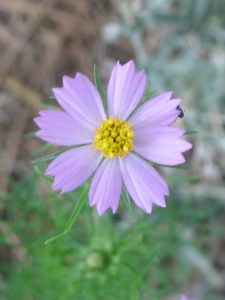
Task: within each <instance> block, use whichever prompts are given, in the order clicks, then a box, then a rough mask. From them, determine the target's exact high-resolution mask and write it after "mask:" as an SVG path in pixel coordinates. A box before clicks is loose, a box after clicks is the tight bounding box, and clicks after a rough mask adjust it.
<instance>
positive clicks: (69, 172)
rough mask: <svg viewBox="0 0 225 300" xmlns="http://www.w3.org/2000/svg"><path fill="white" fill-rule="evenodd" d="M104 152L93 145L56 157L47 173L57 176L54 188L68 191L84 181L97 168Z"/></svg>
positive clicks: (62, 191) (63, 191)
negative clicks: (96, 149) (95, 148)
mask: <svg viewBox="0 0 225 300" xmlns="http://www.w3.org/2000/svg"><path fill="white" fill-rule="evenodd" d="M101 159H102V153H101V152H98V151H94V149H93V147H92V145H87V146H82V147H79V148H76V149H73V150H68V151H66V152H64V153H63V154H61V155H59V156H58V157H57V158H56V159H54V160H53V161H52V162H51V163H50V165H49V166H48V168H47V170H46V175H50V176H55V180H54V184H53V189H54V190H61V193H67V192H70V191H72V190H75V189H76V188H77V187H78V186H80V185H81V184H82V183H84V182H85V181H86V180H87V179H88V178H89V177H90V176H91V175H92V174H93V172H94V171H95V170H96V169H97V167H98V165H99V163H100V161H101Z"/></svg>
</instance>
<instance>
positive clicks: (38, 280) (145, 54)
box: [0, 0, 225, 300]
mask: <svg viewBox="0 0 225 300" xmlns="http://www.w3.org/2000/svg"><path fill="white" fill-rule="evenodd" d="M224 16H225V1H224V0H198V1H195V0H145V1H144V0H130V1H128V0H124V1H120V0H111V1H110V0H109V1H107V0H100V1H99V0H82V1H81V0H38V1H35V0H10V1H8V0H1V1H0V85H1V86H0V299H1V300H8V299H10V300H11V299H12V300H14V299H24V300H31V299H32V300H33V299H37V300H39V299H41V300H45V299H48V300H51V299H53V300H54V299H59V300H61V299H62V300H64V299H65V300H67V299H71V300H72V299H79V300H80V299H81V300H83V299H85V300H86V299H87V300H89V299H90V300H95V299H96V300H97V299H98V300H100V299H104V300H111V299H112V300H113V299H118V300H120V299H131V300H138V299H144V300H145V299H151V300H161V299H163V300H164V299H165V300H178V299H180V297H181V294H182V293H186V294H187V295H188V296H189V297H190V298H193V299H195V300H203V299H204V300H222V299H225V230H224V228H225V184H224V183H225V80H224V79H225V18H224ZM130 59H134V60H135V62H136V65H137V68H138V69H141V68H144V69H145V70H146V72H147V74H148V79H149V90H150V91H155V92H156V93H162V92H164V91H167V90H173V96H174V97H175V98H181V99H182V108H183V110H184V112H185V117H184V118H183V119H182V120H178V121H177V122H176V124H175V126H180V127H183V128H185V129H186V131H187V132H190V131H195V133H194V134H190V135H187V136H186V138H187V139H189V140H190V141H191V142H192V143H193V145H194V146H193V149H192V150H191V151H189V152H188V153H187V155H186V157H187V163H186V164H185V166H184V168H183V169H181V168H176V169H174V168H173V169H171V168H162V169H161V168H160V172H161V173H163V174H164V176H165V177H166V179H167V181H168V182H169V185H170V191H171V196H170V198H168V199H167V208H166V209H161V208H157V207H155V208H154V210H153V213H152V214H151V215H145V214H143V213H142V212H141V211H140V210H138V209H136V208H134V210H135V222H133V221H132V219H131V217H130V216H129V214H128V212H127V210H126V208H125V206H124V205H123V203H121V206H120V209H119V211H118V213H117V214H116V215H114V216H112V214H111V212H108V213H106V214H105V215H104V216H103V217H101V218H99V217H98V216H97V215H96V213H95V209H90V208H89V207H88V203H87V205H86V206H85V208H84V209H83V210H82V213H81V214H80V216H79V218H78V219H77V220H76V223H75V224H74V226H73V228H72V229H71V231H70V233H69V234H68V235H67V236H66V237H64V238H62V239H61V240H58V241H56V242H55V243H52V244H49V245H47V246H45V247H43V243H44V241H45V240H46V239H48V238H49V237H51V236H53V235H55V234H58V233H60V232H62V231H63V230H64V227H65V224H66V222H67V220H68V218H69V216H70V213H71V210H72V209H73V207H74V205H75V203H76V200H77V199H78V198H79V195H80V193H81V192H82V188H80V189H78V190H76V191H75V192H73V193H70V194H68V195H59V193H58V192H54V193H53V191H52V190H51V184H50V183H48V182H46V181H44V180H43V179H42V178H39V177H38V176H37V175H36V174H35V172H34V171H33V166H32V164H31V161H32V160H33V159H35V158H36V157H39V156H42V155H44V154H48V153H52V152H54V151H56V150H57V148H56V147H54V146H51V147H49V145H47V146H46V145H44V144H43V143H42V142H41V141H39V140H38V139H37V138H35V137H34V134H33V133H34V132H35V131H36V130H37V128H36V126H35V125H34V123H33V118H34V117H35V116H36V115H37V114H38V111H39V110H41V109H43V108H46V107H48V106H49V105H52V104H53V103H54V100H52V99H51V98H50V97H51V89H52V87H53V86H61V84H62V81H61V78H62V76H63V75H65V74H66V75H69V76H74V75H75V73H76V72H78V71H79V72H82V73H85V74H86V75H87V76H88V77H90V78H91V79H92V80H93V66H94V64H97V66H98V68H99V73H100V77H101V80H102V83H103V86H104V88H105V87H106V84H107V80H108V78H109V75H110V72H111V70H112V67H113V66H114V64H115V62H116V61H117V60H120V62H121V63H125V62H127V61H128V60H130ZM45 167H46V165H44V164H43V166H42V168H43V171H44V169H45Z"/></svg>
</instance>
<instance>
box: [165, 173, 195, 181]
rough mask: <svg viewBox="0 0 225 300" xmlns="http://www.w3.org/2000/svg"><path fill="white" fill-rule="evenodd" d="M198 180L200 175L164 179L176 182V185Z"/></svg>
mask: <svg viewBox="0 0 225 300" xmlns="http://www.w3.org/2000/svg"><path fill="white" fill-rule="evenodd" d="M199 179H201V175H199V174H196V175H190V176H184V177H172V176H168V177H166V180H168V181H171V182H177V183H181V182H194V181H198V180H199Z"/></svg>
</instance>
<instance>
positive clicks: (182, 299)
mask: <svg viewBox="0 0 225 300" xmlns="http://www.w3.org/2000/svg"><path fill="white" fill-rule="evenodd" d="M181 300H191V299H190V298H188V297H187V296H186V295H182V296H181Z"/></svg>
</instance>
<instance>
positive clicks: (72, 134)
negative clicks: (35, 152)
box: [34, 110, 94, 146]
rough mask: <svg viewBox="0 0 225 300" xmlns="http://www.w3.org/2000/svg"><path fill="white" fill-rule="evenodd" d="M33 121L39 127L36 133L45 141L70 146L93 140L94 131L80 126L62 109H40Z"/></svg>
mask: <svg viewBox="0 0 225 300" xmlns="http://www.w3.org/2000/svg"><path fill="white" fill-rule="evenodd" d="M34 121H35V122H36V124H37V125H38V126H39V127H40V130H39V131H38V132H37V133H36V135H37V136H38V137H39V138H41V139H42V140H44V141H46V142H50V143H53V144H56V145H59V146H72V145H80V144H86V143H91V142H92V141H93V136H94V132H93V131H90V130H88V129H85V128H82V127H81V126H80V124H79V123H77V122H76V121H75V120H74V119H72V118H71V117H70V116H69V115H68V114H67V113H65V112H63V111H57V110H44V111H40V117H37V118H35V119H34Z"/></svg>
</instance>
